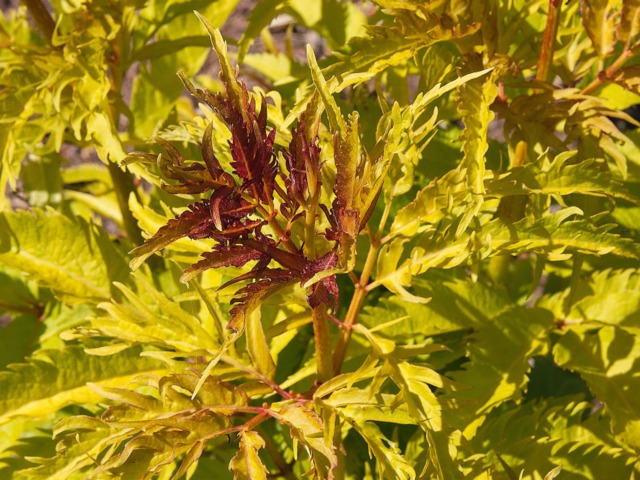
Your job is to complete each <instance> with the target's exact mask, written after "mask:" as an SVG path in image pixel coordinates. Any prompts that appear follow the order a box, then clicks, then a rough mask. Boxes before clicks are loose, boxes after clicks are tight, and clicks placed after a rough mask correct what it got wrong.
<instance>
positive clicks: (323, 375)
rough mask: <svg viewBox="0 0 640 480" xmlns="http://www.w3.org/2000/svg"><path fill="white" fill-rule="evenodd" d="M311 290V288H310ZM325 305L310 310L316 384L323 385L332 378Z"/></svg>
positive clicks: (329, 339) (329, 338) (329, 340)
mask: <svg viewBox="0 0 640 480" xmlns="http://www.w3.org/2000/svg"><path fill="white" fill-rule="evenodd" d="M311 288H313V287H311ZM326 308H327V307H326V306H325V305H322V304H321V305H318V306H317V307H315V308H314V309H313V310H312V312H311V313H312V318H313V339H314V341H315V345H316V358H317V362H318V367H317V369H318V382H319V383H324V382H326V381H327V380H329V379H330V378H331V377H332V376H333V368H332V366H331V363H332V359H331V337H330V334H329V319H328V318H327V310H326Z"/></svg>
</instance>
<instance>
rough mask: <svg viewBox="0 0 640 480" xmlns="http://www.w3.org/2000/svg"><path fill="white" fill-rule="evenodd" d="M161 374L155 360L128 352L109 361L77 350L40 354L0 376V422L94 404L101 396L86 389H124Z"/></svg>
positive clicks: (67, 349) (137, 351) (12, 367)
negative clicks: (142, 377)
mask: <svg viewBox="0 0 640 480" xmlns="http://www.w3.org/2000/svg"><path fill="white" fill-rule="evenodd" d="M161 371H163V370H162V367H161V365H160V364H159V363H158V362H156V361H155V360H151V359H147V358H143V357H140V350H139V349H129V350H126V351H124V352H120V353H118V354H115V355H111V356H109V357H97V356H93V355H87V354H85V353H84V352H83V351H82V350H81V349H79V348H66V349H64V350H49V351H43V352H41V353H39V354H38V355H37V356H36V357H34V358H32V359H31V360H30V362H29V363H24V364H14V365H12V366H11V367H10V370H9V371H5V372H0V422H5V421H7V420H8V419H10V418H12V417H14V416H17V415H28V416H34V417H40V416H45V415H48V414H49V413H52V412H55V411H57V410H59V409H61V408H63V407H66V406H68V405H74V404H76V405H82V404H86V403H89V404H94V403H95V402H97V401H98V400H99V399H100V398H101V396H100V395H98V394H96V393H95V392H94V391H93V390H92V389H91V388H90V387H89V386H88V385H87V383H88V382H93V383H96V384H99V385H103V386H119V385H126V384H127V383H128V382H130V381H131V380H132V379H133V378H134V377H135V376H137V375H140V374H142V373H145V372H146V373H159V372H161Z"/></svg>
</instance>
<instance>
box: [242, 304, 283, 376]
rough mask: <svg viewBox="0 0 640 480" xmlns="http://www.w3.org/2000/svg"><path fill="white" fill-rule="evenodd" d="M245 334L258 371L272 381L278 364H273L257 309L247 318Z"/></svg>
mask: <svg viewBox="0 0 640 480" xmlns="http://www.w3.org/2000/svg"><path fill="white" fill-rule="evenodd" d="M245 334H246V336H247V350H248V351H249V356H250V357H251V361H252V362H253V364H254V365H255V367H256V370H257V371H258V372H260V373H261V374H262V375H264V376H265V377H267V378H268V379H270V380H273V379H274V377H275V374H276V364H275V363H274V362H273V357H272V356H271V351H270V350H269V343H267V338H266V337H265V335H264V330H263V329H262V321H261V315H260V310H259V309H256V310H254V311H253V312H252V313H250V314H249V315H247V316H246V320H245Z"/></svg>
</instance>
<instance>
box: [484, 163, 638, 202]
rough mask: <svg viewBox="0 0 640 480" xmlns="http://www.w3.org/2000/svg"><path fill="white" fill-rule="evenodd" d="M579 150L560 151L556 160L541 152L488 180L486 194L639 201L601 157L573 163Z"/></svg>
mask: <svg viewBox="0 0 640 480" xmlns="http://www.w3.org/2000/svg"><path fill="white" fill-rule="evenodd" d="M576 153H577V152H575V151H568V152H563V153H561V154H558V155H557V156H556V157H555V158H554V159H553V160H549V159H547V157H546V155H543V156H541V157H540V158H539V159H538V160H537V161H535V162H532V163H529V164H528V165H525V166H523V167H515V168H512V169H511V170H509V172H507V173H505V174H504V175H501V176H500V177H498V178H495V179H488V180H486V181H485V186H486V190H487V194H488V195H490V196H499V197H502V196H505V195H528V194H533V193H536V194H547V195H570V194H574V193H578V194H581V195H594V196H610V197H613V198H621V199H624V200H627V201H629V202H632V203H634V204H636V205H637V204H638V203H639V202H640V200H638V199H637V198H635V197H634V196H632V195H631V194H630V193H629V192H628V191H627V189H626V188H625V187H624V185H623V184H622V182H620V181H619V180H618V179H617V178H615V177H614V176H613V175H612V174H611V172H610V171H608V170H607V169H606V166H605V165H604V163H603V162H602V161H598V160H596V159H588V160H583V161H581V162H580V163H571V162H570V160H572V159H573V158H575V155H576Z"/></svg>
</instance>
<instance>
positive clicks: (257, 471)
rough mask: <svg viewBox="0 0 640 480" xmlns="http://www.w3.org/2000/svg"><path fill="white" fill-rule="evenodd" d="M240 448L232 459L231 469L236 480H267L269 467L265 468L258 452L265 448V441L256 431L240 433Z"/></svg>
mask: <svg viewBox="0 0 640 480" xmlns="http://www.w3.org/2000/svg"><path fill="white" fill-rule="evenodd" d="M239 435H240V448H239V449H238V452H237V453H236V454H235V456H234V457H233V458H232V459H231V463H230V464H229V469H230V470H232V471H233V472H234V474H235V475H234V477H233V478H234V480H267V473H268V470H267V467H265V466H264V464H263V463H262V460H260V456H259V455H258V451H259V450H260V449H262V448H264V440H263V439H262V437H261V436H260V435H259V434H258V433H257V432H254V431H251V430H247V431H245V430H242V431H240V434H239Z"/></svg>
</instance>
